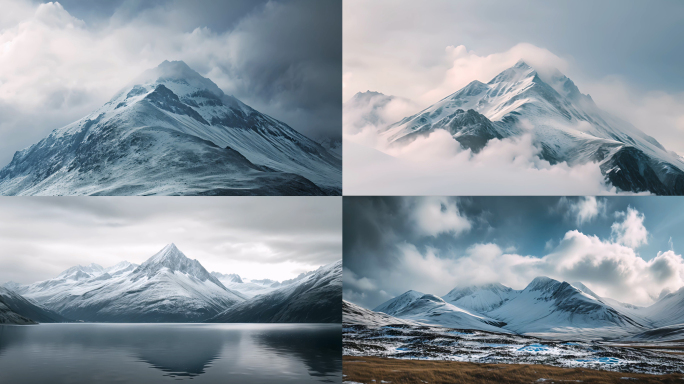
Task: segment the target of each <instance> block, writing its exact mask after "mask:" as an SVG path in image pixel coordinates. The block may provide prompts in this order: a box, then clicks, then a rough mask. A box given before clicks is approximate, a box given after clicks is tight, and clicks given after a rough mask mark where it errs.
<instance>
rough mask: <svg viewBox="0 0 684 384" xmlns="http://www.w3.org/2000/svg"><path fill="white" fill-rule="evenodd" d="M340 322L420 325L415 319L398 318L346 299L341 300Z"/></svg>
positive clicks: (366, 324)
mask: <svg viewBox="0 0 684 384" xmlns="http://www.w3.org/2000/svg"><path fill="white" fill-rule="evenodd" d="M342 323H344V324H350V325H354V324H361V325H365V326H369V327H384V326H386V325H396V324H408V325H421V324H420V323H417V322H415V321H410V320H404V319H400V318H398V317H393V316H390V315H387V314H384V313H382V312H374V311H371V310H368V309H366V308H362V307H359V306H358V305H356V304H353V303H350V302H348V301H346V300H343V301H342Z"/></svg>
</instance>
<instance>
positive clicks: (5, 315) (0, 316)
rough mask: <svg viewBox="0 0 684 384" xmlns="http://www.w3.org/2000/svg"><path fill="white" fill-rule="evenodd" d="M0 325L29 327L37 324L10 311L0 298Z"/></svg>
mask: <svg viewBox="0 0 684 384" xmlns="http://www.w3.org/2000/svg"><path fill="white" fill-rule="evenodd" d="M0 324H16V325H29V324H37V323H36V322H35V321H33V320H31V319H29V318H27V317H24V316H22V315H20V314H18V313H16V312H14V311H12V310H11V309H10V308H9V307H8V306H7V305H5V303H3V302H2V299H1V298H0Z"/></svg>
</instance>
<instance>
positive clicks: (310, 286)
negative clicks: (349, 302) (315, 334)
mask: <svg viewBox="0 0 684 384" xmlns="http://www.w3.org/2000/svg"><path fill="white" fill-rule="evenodd" d="M341 305H342V261H338V262H335V263H332V264H329V265H326V266H324V267H321V268H319V269H318V270H317V271H315V272H314V273H312V274H309V275H307V276H306V277H305V278H303V279H301V280H298V281H295V282H293V283H291V284H290V285H287V286H285V287H282V288H279V289H277V290H275V291H273V292H270V293H266V294H263V295H258V296H255V297H254V298H252V299H251V300H248V301H244V302H241V303H237V304H235V305H234V306H232V307H230V308H228V309H226V310H225V311H223V312H222V313H220V314H218V315H217V316H215V317H213V318H212V319H210V320H209V321H210V322H214V323H340V322H342V308H341Z"/></svg>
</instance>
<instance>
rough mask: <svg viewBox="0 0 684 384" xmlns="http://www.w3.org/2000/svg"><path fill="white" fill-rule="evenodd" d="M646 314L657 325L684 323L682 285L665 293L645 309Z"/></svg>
mask: <svg viewBox="0 0 684 384" xmlns="http://www.w3.org/2000/svg"><path fill="white" fill-rule="evenodd" d="M646 312H647V316H648V317H649V318H651V319H652V320H653V322H654V325H655V326H657V327H666V326H671V325H677V324H679V325H680V326H681V324H684V287H682V288H680V289H679V290H678V291H676V292H673V293H670V294H668V295H665V296H664V297H662V298H661V299H660V300H658V301H657V302H656V303H655V304H653V305H651V306H650V307H648V308H647V309H646Z"/></svg>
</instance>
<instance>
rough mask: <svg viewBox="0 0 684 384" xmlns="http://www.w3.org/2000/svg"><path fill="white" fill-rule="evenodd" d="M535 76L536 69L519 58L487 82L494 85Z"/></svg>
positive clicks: (515, 81)
mask: <svg viewBox="0 0 684 384" xmlns="http://www.w3.org/2000/svg"><path fill="white" fill-rule="evenodd" d="M535 77H538V76H537V71H535V70H534V68H532V67H530V66H529V65H527V63H525V62H524V61H522V60H519V61H518V62H517V63H515V65H514V66H512V67H510V68H508V69H505V70H503V71H502V72H501V73H499V74H498V75H496V76H495V77H494V78H493V79H492V80H490V81H489V83H487V84H489V85H495V84H499V83H517V82H519V81H521V80H524V79H527V78H535Z"/></svg>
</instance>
